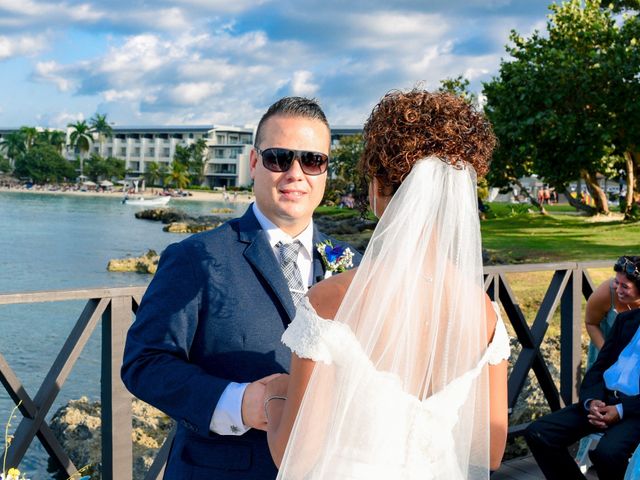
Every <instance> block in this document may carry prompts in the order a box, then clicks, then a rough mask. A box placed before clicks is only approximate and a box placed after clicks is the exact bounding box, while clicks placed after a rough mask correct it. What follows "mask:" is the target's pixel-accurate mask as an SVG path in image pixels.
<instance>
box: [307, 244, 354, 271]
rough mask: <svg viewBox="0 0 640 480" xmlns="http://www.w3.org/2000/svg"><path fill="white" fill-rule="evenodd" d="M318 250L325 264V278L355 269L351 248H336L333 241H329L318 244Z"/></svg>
mask: <svg viewBox="0 0 640 480" xmlns="http://www.w3.org/2000/svg"><path fill="white" fill-rule="evenodd" d="M316 248H317V249H318V253H319V254H320V258H322V263H323V264H324V268H325V278H328V277H330V276H331V275H333V274H334V273H340V272H344V271H345V270H346V269H348V268H351V267H353V261H352V260H353V252H352V251H351V249H350V248H349V247H347V248H345V247H342V246H340V245H338V246H336V247H334V246H333V244H332V243H331V240H327V241H325V242H320V243H317V244H316Z"/></svg>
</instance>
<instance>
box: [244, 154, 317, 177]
mask: <svg viewBox="0 0 640 480" xmlns="http://www.w3.org/2000/svg"><path fill="white" fill-rule="evenodd" d="M256 152H258V154H259V155H260V156H261V157H262V165H264V168H266V169H267V170H271V171H272V172H279V173H280V172H288V171H289V169H290V168H291V165H293V162H294V161H295V159H296V158H297V159H298V161H299V162H300V167H301V168H302V171H303V172H304V173H305V175H322V174H323V173H324V172H326V171H327V167H328V166H329V156H328V155H325V154H324V153H320V152H309V151H306V150H290V149H288V148H266V149H264V150H260V149H259V148H257V147H256Z"/></svg>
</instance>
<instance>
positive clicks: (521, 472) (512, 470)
mask: <svg viewBox="0 0 640 480" xmlns="http://www.w3.org/2000/svg"><path fill="white" fill-rule="evenodd" d="M586 476H587V479H589V480H598V475H596V473H595V472H594V471H593V469H591V470H589V471H588V472H587V475H586ZM491 480H544V475H543V474H542V472H541V471H540V468H538V464H537V463H536V461H535V460H534V459H533V457H532V456H530V455H528V456H526V457H520V458H514V459H513V460H507V461H506V462H503V463H502V465H501V466H500V469H499V470H498V471H497V472H495V473H494V474H493V475H491Z"/></svg>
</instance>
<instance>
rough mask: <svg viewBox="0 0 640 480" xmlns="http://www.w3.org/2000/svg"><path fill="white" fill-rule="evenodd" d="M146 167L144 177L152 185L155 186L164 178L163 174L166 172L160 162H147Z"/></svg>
mask: <svg viewBox="0 0 640 480" xmlns="http://www.w3.org/2000/svg"><path fill="white" fill-rule="evenodd" d="M145 169H146V172H144V177H145V180H146V181H147V183H148V184H149V185H150V186H154V185H156V184H157V183H158V182H159V181H160V180H162V176H163V174H164V173H165V172H163V169H162V167H161V166H160V164H159V163H158V162H149V163H147V165H146V167H145Z"/></svg>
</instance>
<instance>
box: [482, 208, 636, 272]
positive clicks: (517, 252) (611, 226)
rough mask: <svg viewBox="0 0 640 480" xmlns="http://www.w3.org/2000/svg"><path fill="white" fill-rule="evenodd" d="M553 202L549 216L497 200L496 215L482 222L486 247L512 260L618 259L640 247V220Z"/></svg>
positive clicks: (631, 253) (491, 252) (494, 209)
mask: <svg viewBox="0 0 640 480" xmlns="http://www.w3.org/2000/svg"><path fill="white" fill-rule="evenodd" d="M551 207H552V213H551V214H550V215H546V216H545V215H540V214H539V213H519V211H518V210H517V209H519V208H520V209H521V208H522V207H521V206H520V205H516V206H515V211H514V212H513V213H510V210H511V208H512V206H511V205H509V204H491V211H492V213H494V214H495V216H496V218H489V219H487V220H484V221H482V223H481V228H482V242H483V246H484V248H486V249H487V250H488V251H489V252H490V254H491V255H492V256H494V257H495V258H497V259H500V260H503V261H505V262H507V263H543V262H555V261H580V260H582V261H586V260H614V259H615V258H617V257H619V256H620V255H623V254H630V255H633V254H638V253H640V223H625V222H623V221H621V220H616V219H608V218H592V217H583V216H576V215H575V214H573V213H574V210H573V208H571V207H567V206H562V205H560V206H555V205H552V206H551ZM558 210H560V211H558ZM525 212H526V210H525ZM565 212H566V213H565Z"/></svg>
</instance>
